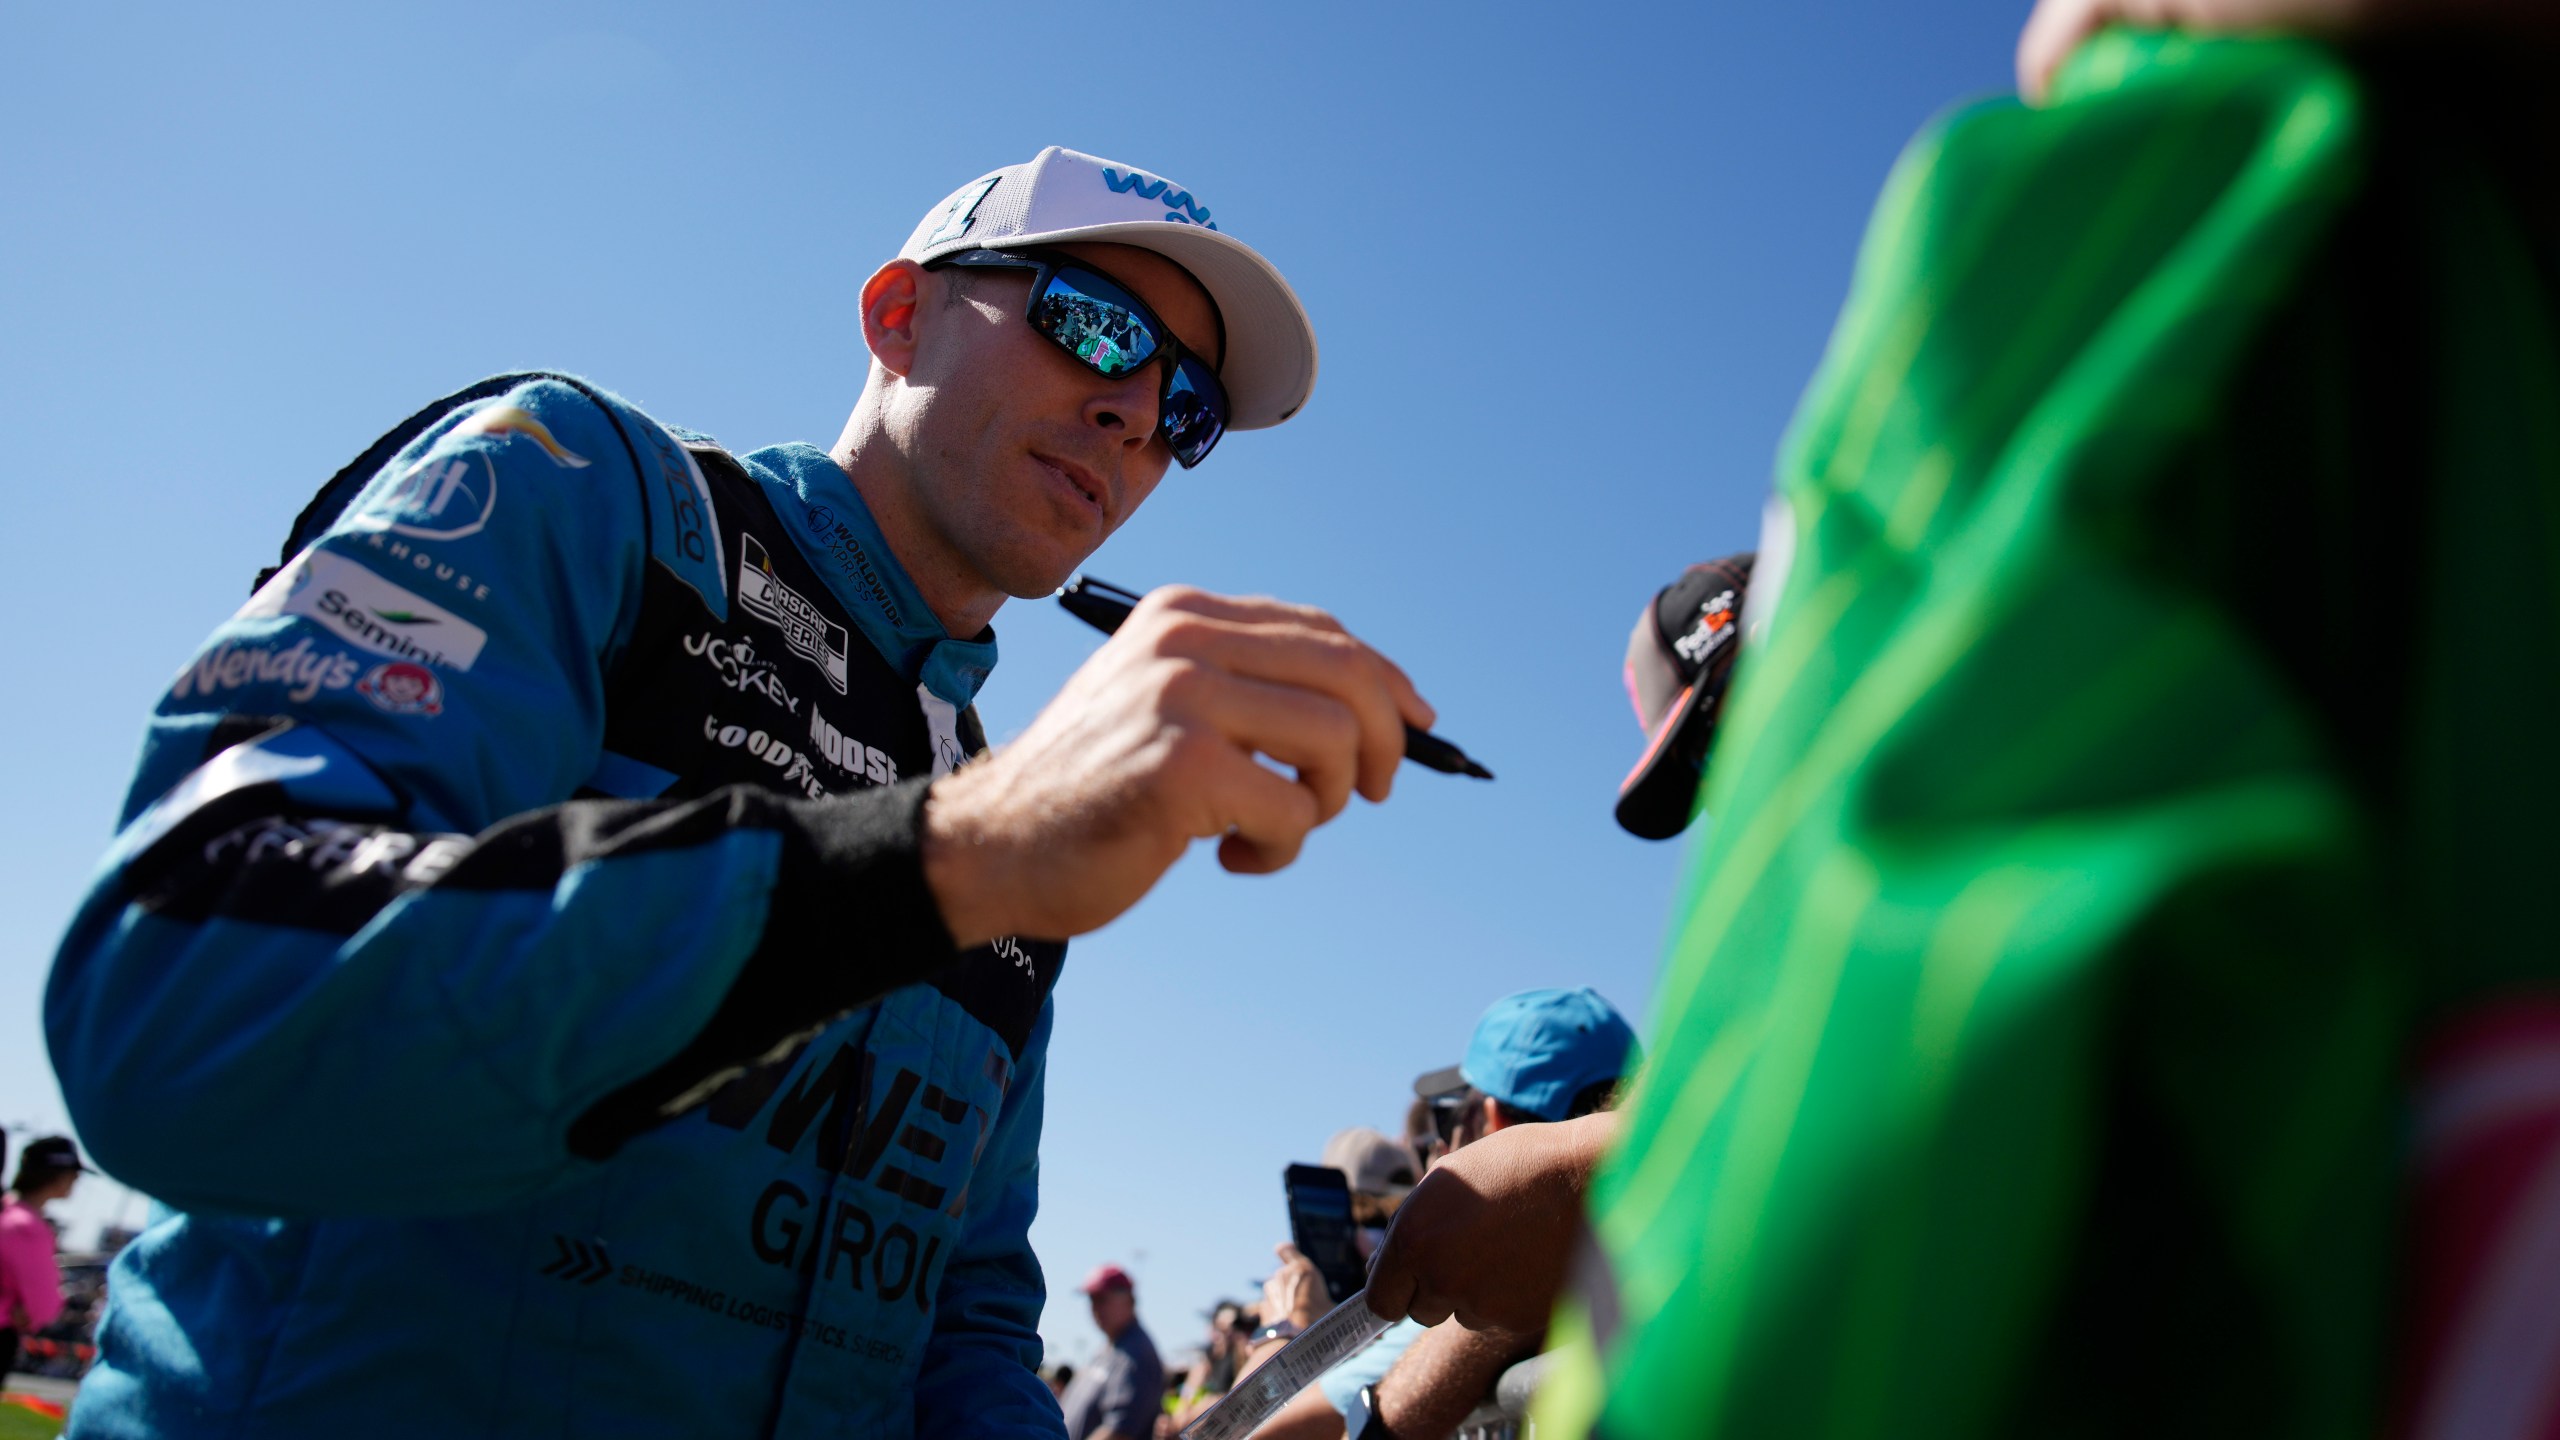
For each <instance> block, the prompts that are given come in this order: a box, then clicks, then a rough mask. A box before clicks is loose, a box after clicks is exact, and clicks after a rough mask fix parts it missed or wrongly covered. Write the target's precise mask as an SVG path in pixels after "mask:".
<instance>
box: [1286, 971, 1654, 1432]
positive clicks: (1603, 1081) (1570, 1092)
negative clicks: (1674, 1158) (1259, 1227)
mask: <svg viewBox="0 0 2560 1440" xmlns="http://www.w3.org/2000/svg"><path fill="white" fill-rule="evenodd" d="M1640 1059H1641V1053H1640V1052H1639V1050H1638V1048H1637V1046H1636V1039H1635V1031H1634V1030H1633V1028H1632V1027H1630V1026H1629V1025H1628V1024H1627V1022H1626V1019H1625V1017H1623V1016H1621V1015H1620V1014H1619V1013H1618V1012H1617V1010H1616V1008H1615V1007H1613V1006H1611V1005H1610V1004H1609V1002H1608V1001H1606V1000H1604V999H1602V998H1601V997H1600V994H1599V992H1597V991H1594V990H1590V989H1587V988H1586V989H1573V990H1525V991H1522V992H1521V993H1519V994H1517V995H1510V996H1506V997H1504V998H1503V999H1501V1000H1498V1001H1495V1002H1494V1004H1493V1007H1492V1008H1491V1009H1489V1010H1487V1011H1486V1012H1485V1013H1484V1018H1483V1019H1481V1020H1479V1021H1477V1022H1476V1029H1475V1035H1474V1038H1473V1039H1472V1040H1470V1041H1469V1042H1468V1045H1467V1054H1466V1058H1465V1059H1464V1060H1463V1061H1461V1062H1460V1063H1459V1064H1456V1065H1453V1066H1450V1067H1449V1068H1447V1069H1445V1070H1435V1071H1433V1072H1431V1073H1430V1074H1427V1075H1424V1076H1422V1077H1421V1078H1420V1079H1418V1080H1416V1081H1415V1082H1414V1086H1413V1088H1414V1093H1415V1094H1416V1095H1418V1096H1420V1097H1421V1098H1422V1099H1423V1101H1424V1102H1425V1104H1426V1105H1427V1106H1428V1107H1429V1109H1430V1113H1431V1116H1432V1122H1433V1125H1434V1128H1435V1130H1436V1134H1437V1139H1438V1141H1439V1143H1440V1145H1441V1147H1442V1150H1443V1154H1442V1158H1441V1159H1440V1160H1439V1161H1437V1162H1435V1163H1434V1166H1433V1174H1432V1176H1430V1177H1426V1178H1425V1180H1424V1182H1423V1184H1422V1185H1421V1186H1419V1187H1417V1188H1416V1189H1415V1190H1414V1191H1413V1192H1412V1194H1411V1196H1409V1197H1406V1198H1405V1199H1404V1202H1403V1205H1402V1208H1401V1209H1400V1210H1399V1212H1398V1217H1397V1222H1396V1229H1392V1230H1390V1231H1389V1233H1388V1242H1387V1249H1388V1250H1390V1251H1392V1250H1393V1249H1394V1248H1395V1247H1396V1245H1397V1243H1398V1241H1397V1234H1398V1231H1400V1230H1403V1229H1405V1228H1407V1227H1408V1226H1410V1225H1411V1224H1413V1223H1414V1220H1413V1219H1409V1218H1407V1217H1408V1216H1413V1215H1414V1206H1416V1205H1417V1204H1420V1205H1422V1206H1423V1207H1424V1208H1423V1212H1422V1213H1423V1214H1424V1215H1439V1214H1442V1213H1444V1212H1446V1211H1455V1212H1458V1213H1461V1214H1466V1213H1471V1211H1472V1207H1470V1206H1469V1205H1467V1203H1466V1193H1467V1187H1465V1186H1464V1185H1463V1184H1462V1183H1460V1182H1459V1180H1458V1179H1457V1173H1458V1171H1457V1170H1456V1169H1454V1168H1453V1167H1457V1166H1458V1165H1459V1162H1460V1161H1461V1160H1462V1159H1463V1158H1464V1157H1462V1156H1461V1155H1460V1154H1459V1152H1461V1151H1463V1150H1465V1149H1466V1148H1467V1147H1469V1146H1471V1145H1474V1144H1477V1143H1478V1142H1480V1141H1483V1140H1486V1139H1488V1138H1491V1137H1494V1136H1497V1135H1500V1134H1502V1133H1504V1132H1509V1131H1514V1130H1515V1128H1519V1129H1525V1131H1527V1132H1560V1131H1566V1130H1570V1129H1575V1128H1580V1127H1588V1126H1591V1125H1595V1124H1602V1123H1605V1122H1604V1121H1600V1120H1597V1119H1586V1118H1585V1117H1591V1116H1594V1115H1595V1114H1596V1112H1599V1111H1602V1110H1606V1109H1607V1108H1608V1107H1609V1106H1610V1105H1611V1104H1613V1103H1614V1102H1615V1101H1616V1099H1617V1095H1618V1092H1619V1090H1620V1089H1621V1088H1622V1087H1623V1085H1624V1083H1625V1081H1626V1079H1627V1077H1628V1076H1629V1075H1630V1074H1632V1073H1633V1071H1634V1069H1635V1067H1636V1065H1637V1063H1638V1062H1639V1060H1640ZM1558 1122H1574V1123H1573V1124H1572V1125H1567V1124H1562V1123H1558ZM1379 1138H1380V1139H1381V1140H1384V1139H1385V1137H1383V1136H1381V1137H1379ZM1386 1143H1387V1145H1388V1146H1389V1147H1390V1148H1394V1149H1400V1148H1401V1147H1396V1146H1395V1145H1394V1142H1393V1141H1387V1142H1386ZM1444 1169H1446V1170H1452V1174H1451V1175H1450V1177H1448V1178H1445V1179H1444V1178H1442V1177H1441V1175H1440V1172H1441V1171H1442V1170H1444ZM1577 1194H1578V1192H1577ZM1567 1213H1568V1214H1570V1213H1572V1211H1571V1207H1568V1209H1567ZM1415 1218H1419V1217H1415ZM1519 1218H1520V1219H1522V1220H1523V1221H1524V1222H1534V1221H1538V1220H1540V1219H1542V1218H1543V1217H1538V1216H1531V1215H1523V1216H1520V1217H1519ZM1449 1224H1450V1221H1448V1220H1446V1219H1443V1220H1439V1221H1438V1222H1437V1228H1446V1227H1447V1226H1448V1225H1449ZM1530 1233H1532V1234H1535V1235H1538V1236H1539V1238H1538V1239H1537V1240H1536V1241H1535V1242H1534V1244H1535V1245H1537V1246H1543V1245H1546V1244H1549V1243H1551V1242H1549V1241H1547V1240H1546V1239H1545V1238H1544V1233H1543V1229H1542V1228H1540V1229H1533V1230H1532V1231H1531V1232H1530ZM1475 1239H1476V1243H1477V1248H1476V1249H1475V1250H1474V1251H1473V1252H1472V1253H1473V1254H1474V1255H1476V1256H1479V1257H1481V1256H1485V1255H1492V1254H1500V1255H1503V1256H1504V1257H1505V1262H1506V1263H1504V1264H1502V1265H1490V1266H1478V1267H1475V1268H1479V1269H1486V1270H1505V1269H1508V1268H1510V1267H1511V1264H1512V1263H1516V1262H1517V1261H1518V1260H1519V1259H1521V1258H1523V1257H1521V1256H1520V1253H1519V1250H1518V1248H1517V1247H1515V1246H1514V1245H1513V1244H1512V1243H1511V1242H1512V1239H1513V1237H1511V1236H1509V1235H1507V1234H1504V1233H1501V1232H1500V1231H1499V1230H1496V1231H1495V1232H1494V1233H1492V1234H1490V1235H1481V1234H1480V1235H1478V1236H1476V1237H1475ZM1554 1248H1555V1250H1556V1251H1557V1254H1556V1256H1555V1258H1554V1261H1553V1265H1554V1268H1556V1269H1558V1270H1560V1269H1561V1267H1562V1264H1563V1250H1564V1246H1563V1245H1562V1244H1560V1243H1557V1244H1555V1245H1554ZM1291 1253H1292V1254H1294V1252H1291ZM1283 1258H1284V1260H1286V1259H1288V1258H1289V1257H1288V1256H1286V1255H1284V1257H1283ZM1526 1258H1528V1259H1529V1260H1530V1262H1531V1263H1532V1264H1533V1266H1534V1265H1535V1263H1536V1257H1534V1256H1532V1257H1526ZM1293 1263H1304V1262H1303V1261H1298V1262H1293ZM1307 1268H1308V1270H1309V1272H1310V1273H1309V1274H1308V1275H1307V1276H1305V1277H1303V1279H1302V1280H1301V1279H1298V1278H1297V1277H1291V1278H1292V1280H1293V1282H1294V1283H1296V1284H1299V1285H1301V1286H1303V1285H1306V1284H1312V1285H1313V1286H1314V1287H1315V1288H1316V1289H1317V1290H1318V1291H1321V1289H1322V1287H1323V1281H1322V1279H1321V1278H1318V1277H1316V1276H1314V1275H1313V1274H1312V1270H1313V1266H1312V1265H1309V1266H1308V1267H1307ZM1373 1274H1374V1272H1373ZM1273 1279H1274V1282H1275V1283H1278V1282H1280V1280H1281V1279H1282V1277H1279V1276H1275V1277H1273ZM1266 1293H1268V1292H1267V1291H1266ZM1550 1293H1552V1288H1551V1289H1550ZM1301 1303H1302V1304H1303V1302H1301ZM1315 1313H1316V1314H1321V1313H1323V1312H1322V1310H1321V1308H1318V1309H1316V1311H1315ZM1398 1313H1400V1314H1402V1313H1405V1312H1404V1311H1403V1310H1399V1311H1398ZM1432 1318H1439V1317H1432ZM1301 1323H1303V1321H1302V1322H1301ZM1543 1328H1544V1327H1543V1326H1542V1325H1540V1324H1537V1323H1535V1322H1532V1323H1529V1324H1526V1325H1522V1326H1520V1327H1518V1328H1516V1329H1488V1330H1470V1329H1467V1328H1464V1327H1462V1326H1456V1325H1450V1326H1443V1327H1439V1328H1437V1329H1430V1328H1427V1327H1426V1326H1425V1325H1424V1324H1423V1323H1422V1322H1421V1321H1419V1320H1416V1319H1414V1318H1411V1317H1410V1316H1409V1315H1408V1318H1405V1319H1403V1320H1401V1321H1399V1322H1398V1323H1397V1324H1396V1325H1395V1326H1393V1327H1392V1328H1390V1329H1389V1330H1388V1331H1387V1332H1386V1333H1385V1334H1384V1335H1381V1336H1379V1337H1378V1339H1377V1341H1376V1342H1375V1343H1373V1344H1372V1345H1370V1346H1369V1347H1368V1348H1367V1349H1365V1350H1363V1351H1361V1352H1360V1353H1359V1354H1357V1355H1354V1356H1352V1357H1351V1358H1350V1359H1349V1360H1346V1361H1344V1362H1343V1363H1341V1364H1340V1365H1337V1366H1335V1367H1334V1368H1333V1369H1331V1370H1328V1371H1326V1372H1325V1373H1324V1375H1323V1376H1322V1377H1321V1378H1319V1379H1318V1380H1317V1381H1316V1383H1315V1384H1313V1385H1311V1386H1309V1387H1307V1389H1305V1390H1304V1391H1302V1392H1300V1393H1299V1394H1298V1395H1297V1396H1295V1397H1294V1398H1292V1399H1291V1400H1290V1401H1289V1403H1288V1404H1287V1405H1285V1406H1283V1407H1281V1409H1280V1411H1279V1413H1278V1414H1276V1415H1274V1416H1272V1417H1271V1419H1270V1420H1269V1421H1268V1422H1267V1423H1266V1424H1265V1425H1264V1426H1263V1428H1262V1429H1261V1430H1260V1431H1259V1432H1257V1434H1258V1435H1259V1436H1261V1437H1262V1440H1337V1437H1344V1436H1346V1435H1347V1436H1348V1440H1362V1437H1363V1436H1364V1435H1365V1436H1367V1437H1369V1440H1375V1437H1376V1436H1379V1435H1395V1436H1399V1437H1403V1440H1415V1437H1420V1436H1428V1435H1442V1434H1446V1433H1448V1432H1449V1430H1450V1429H1452V1428H1453V1427H1455V1426H1456V1424H1457V1423H1458V1421H1459V1420H1461V1419H1462V1418H1464V1417H1465V1415H1466V1414H1467V1412H1468V1411H1470V1410H1472V1409H1474V1408H1475V1407H1476V1405H1477V1404H1478V1403H1479V1402H1481V1401H1482V1400H1483V1399H1484V1398H1485V1396H1486V1394H1487V1393H1488V1392H1489V1391H1491V1389H1492V1388H1493V1382H1494V1379H1495V1377H1497V1376H1499V1375H1500V1374H1501V1373H1502V1371H1503V1368H1504V1367H1505V1366H1508V1365H1510V1364H1511V1363H1513V1362H1514V1361H1516V1360H1519V1359H1521V1358H1523V1357H1525V1356H1526V1355H1529V1354H1531V1353H1533V1352H1535V1351H1536V1350H1537V1348H1538V1345H1539V1342H1540V1340H1541V1339H1542V1338H1543V1334H1542V1332H1543ZM1266 1333H1268V1332H1266ZM1268 1348H1269V1350H1270V1351H1271V1352H1272V1353H1276V1352H1277V1349H1278V1347H1277V1346H1276V1345H1275V1346H1270V1347H1268ZM1256 1358H1257V1359H1268V1358H1269V1355H1268V1354H1257V1356H1256Z"/></svg>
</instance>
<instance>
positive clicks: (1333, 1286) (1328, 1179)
mask: <svg viewBox="0 0 2560 1440" xmlns="http://www.w3.org/2000/svg"><path fill="white" fill-rule="evenodd" d="M1280 1182H1281V1184H1282V1186H1283V1187H1284V1188H1286V1190H1287V1191H1288V1195H1289V1239H1290V1242H1291V1243H1292V1244H1295V1245H1296V1246H1297V1247H1298V1251H1299V1253H1301V1254H1303V1255H1305V1256H1306V1257H1307V1258H1308V1259H1310V1260H1312V1261H1314V1262H1315V1263H1316V1271H1317V1273H1319V1274H1321V1275H1323V1276H1324V1285H1325V1288H1326V1289H1328V1290H1330V1291H1332V1292H1333V1300H1334V1303H1335V1304H1337V1305H1338V1304H1341V1303H1342V1302H1343V1301H1345V1300H1347V1299H1349V1298H1351V1294H1352V1292H1353V1291H1356V1290H1358V1289H1360V1288H1361V1287H1362V1286H1364V1285H1367V1284H1368V1283H1369V1263H1368V1262H1367V1261H1365V1260H1363V1259H1361V1258H1360V1241H1359V1233H1360V1232H1359V1229H1358V1227H1357V1226H1355V1225H1353V1224H1352V1223H1351V1180H1350V1178H1349V1177H1348V1176H1346V1175H1344V1174H1343V1173H1342V1172H1341V1171H1339V1170H1336V1169H1334V1168H1333V1167H1332V1166H1330V1165H1292V1166H1290V1167H1289V1168H1288V1169H1287V1170H1285V1171H1283V1172H1281V1176H1280Z"/></svg>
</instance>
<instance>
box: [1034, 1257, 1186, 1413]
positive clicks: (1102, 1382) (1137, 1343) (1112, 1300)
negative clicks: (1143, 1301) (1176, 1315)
mask: <svg viewBox="0 0 2560 1440" xmlns="http://www.w3.org/2000/svg"><path fill="white" fill-rule="evenodd" d="M1077 1288H1078V1289H1080V1290H1082V1291H1083V1292H1084V1294H1085V1296H1086V1298H1087V1299H1088V1300H1089V1301H1090V1302H1091V1304H1092V1308H1093V1324H1094V1328H1095V1329H1097V1330H1100V1331H1101V1332H1102V1336H1103V1338H1104V1339H1106V1340H1108V1341H1110V1342H1111V1343H1110V1345H1109V1346H1107V1347H1106V1348H1105V1349H1104V1350H1103V1352H1102V1353H1101V1354H1100V1355H1099V1356H1097V1357H1095V1359H1094V1361H1093V1363H1092V1364H1090V1365H1087V1366H1085V1367H1084V1368H1083V1369H1082V1370H1079V1371H1077V1372H1076V1376H1075V1379H1073V1380H1072V1381H1070V1382H1068V1384H1067V1390H1066V1394H1065V1395H1063V1396H1061V1397H1060V1399H1059V1404H1060V1405H1061V1406H1062V1407H1063V1408H1064V1409H1065V1411H1066V1416H1067V1440H1154V1436H1155V1433H1156V1417H1157V1416H1159V1415H1162V1414H1163V1413H1164V1362H1163V1361H1162V1360H1160V1359H1158V1358H1157V1357H1156V1342H1155V1341H1154V1340H1153V1339H1151V1338H1149V1336H1148V1335H1147V1332H1146V1328H1145V1327H1144V1326H1141V1325H1140V1324H1139V1323H1138V1286H1137V1282H1135V1281H1133V1280H1131V1279H1130V1278H1129V1272H1128V1271H1126V1270H1123V1269H1121V1268H1120V1267H1119V1266H1117V1265H1103V1266H1098V1267H1096V1268H1095V1270H1094V1272H1093V1273H1092V1274H1091V1275H1088V1276H1086V1277H1085V1281H1084V1284H1083V1285H1081V1286H1079V1287H1077Z"/></svg>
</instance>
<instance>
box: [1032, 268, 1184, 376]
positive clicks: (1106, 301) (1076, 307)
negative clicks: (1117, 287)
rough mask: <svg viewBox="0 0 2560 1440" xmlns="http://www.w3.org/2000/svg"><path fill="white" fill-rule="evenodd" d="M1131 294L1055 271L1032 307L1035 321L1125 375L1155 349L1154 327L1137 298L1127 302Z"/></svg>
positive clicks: (1101, 366)
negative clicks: (1140, 309)
mask: <svg viewBox="0 0 2560 1440" xmlns="http://www.w3.org/2000/svg"><path fill="white" fill-rule="evenodd" d="M1097 291H1098V292H1101V293H1099V294H1097V293H1093V292H1097ZM1126 299H1127V297H1125V296H1122V295H1119V294H1118V293H1117V292H1116V291H1114V290H1113V289H1112V288H1111V287H1108V286H1105V285H1101V284H1099V283H1097V282H1096V281H1094V280H1093V279H1091V278H1084V279H1081V280H1078V281H1069V280H1068V279H1067V278H1066V276H1064V275H1055V276H1052V277H1050V280H1049V285H1048V288H1047V289H1046V290H1044V291H1042V292H1041V295H1040V303H1039V304H1038V305H1037V306H1034V307H1033V309H1032V312H1031V323H1032V324H1034V325H1037V326H1038V327H1040V329H1041V330H1042V331H1043V332H1044V333H1046V334H1047V335H1048V336H1049V337H1050V338H1051V339H1054V340H1056V341H1057V342H1058V343H1059V344H1061V345H1064V346H1066V347H1067V349H1069V350H1071V351H1073V352H1074V353H1075V356H1076V358H1077V359H1079V360H1082V361H1084V362H1085V363H1086V364H1088V365H1090V366H1092V367H1093V368H1094V369H1096V370H1098V371H1100V372H1101V373H1103V374H1105V375H1110V376H1115V377H1117V376H1121V375H1126V374H1128V373H1129V372H1130V371H1132V370H1135V369H1137V368H1138V367H1139V366H1141V365H1144V364H1145V363H1147V361H1148V360H1149V359H1150V358H1152V357H1153V356H1154V355H1155V353H1156V336H1155V332H1154V331H1153V330H1152V329H1150V328H1149V327H1148V326H1147V323H1146V322H1145V321H1144V320H1141V319H1140V318H1138V313H1137V311H1136V310H1135V309H1134V308H1132V305H1133V304H1134V302H1131V303H1129V304H1124V303H1122V302H1123V301H1124V300H1126Z"/></svg>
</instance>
